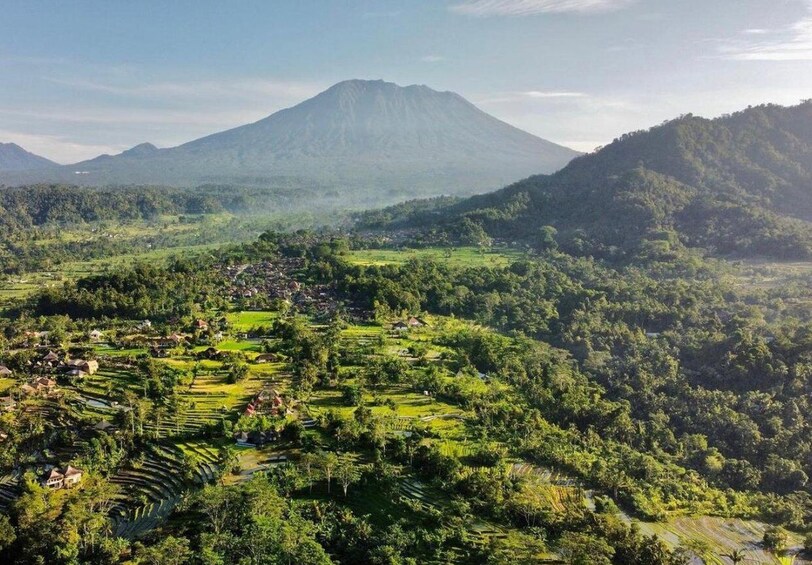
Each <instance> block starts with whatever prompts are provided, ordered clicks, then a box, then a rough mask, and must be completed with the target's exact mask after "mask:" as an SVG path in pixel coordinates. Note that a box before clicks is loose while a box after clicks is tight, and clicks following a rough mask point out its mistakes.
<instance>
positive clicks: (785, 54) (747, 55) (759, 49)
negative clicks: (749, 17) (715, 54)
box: [719, 0, 812, 61]
mask: <svg viewBox="0 0 812 565" xmlns="http://www.w3.org/2000/svg"><path fill="white" fill-rule="evenodd" d="M806 6H807V12H808V13H807V15H806V16H805V17H803V18H801V19H800V20H798V21H796V22H795V23H793V24H791V25H789V26H787V27H784V28H779V29H773V30H771V29H746V30H744V31H743V32H742V34H744V35H749V36H755V37H758V38H759V39H758V40H757V41H755V40H741V39H734V40H729V41H726V42H723V44H722V45H721V46H720V47H719V55H720V56H721V57H722V58H724V59H730V60H733V61H812V0H807V2H806Z"/></svg>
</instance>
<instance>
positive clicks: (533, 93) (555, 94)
mask: <svg viewBox="0 0 812 565" xmlns="http://www.w3.org/2000/svg"><path fill="white" fill-rule="evenodd" d="M519 94H521V95H523V96H527V97H529V98H581V97H582V96H586V94H584V93H583V92H566V91H560V90H552V91H542V90H528V91H526V92H520V93H519Z"/></svg>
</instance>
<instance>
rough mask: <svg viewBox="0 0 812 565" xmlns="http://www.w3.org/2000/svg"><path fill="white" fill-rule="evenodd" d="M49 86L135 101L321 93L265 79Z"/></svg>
mask: <svg viewBox="0 0 812 565" xmlns="http://www.w3.org/2000/svg"><path fill="white" fill-rule="evenodd" d="M46 80H49V81H50V82H53V83H56V84H59V85H61V86H67V87H70V88H75V89H78V90H87V91H95V92H103V93H106V94H114V95H118V96H128V97H135V98H153V99H164V100H166V99H170V98H178V97H181V98H193V99H200V98H217V99H222V98H223V97H231V98H234V97H237V98H251V99H254V98H262V97H276V98H281V99H289V100H295V101H301V100H304V99H305V98H309V97H310V96H313V95H315V94H317V93H318V92H320V91H321V90H323V85H316V84H314V83H302V82H289V81H273V80H265V79H252V78H247V79H236V80H219V81H212V80H200V81H194V80H193V81H176V82H145V83H136V84H132V83H120V82H119V83H115V82H103V81H99V80H86V79H82V78H47V79H46Z"/></svg>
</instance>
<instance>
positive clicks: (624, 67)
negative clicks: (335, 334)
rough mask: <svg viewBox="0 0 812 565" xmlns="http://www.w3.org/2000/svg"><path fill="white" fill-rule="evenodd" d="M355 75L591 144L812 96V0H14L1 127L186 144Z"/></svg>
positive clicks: (60, 155) (83, 144) (20, 135)
mask: <svg viewBox="0 0 812 565" xmlns="http://www.w3.org/2000/svg"><path fill="white" fill-rule="evenodd" d="M348 78H370V79H377V78H382V79H385V80H389V81H393V82H396V83H398V84H402V85H406V84H414V83H417V84H427V85H429V86H431V87H433V88H435V89H438V90H453V91H455V92H458V93H460V94H462V95H463V96H465V97H466V98H468V99H469V100H471V101H472V102H474V103H475V104H477V105H478V106H479V107H480V108H482V109H483V110H485V111H487V112H489V113H491V114H493V115H495V116H497V117H499V118H501V119H503V120H505V121H507V122H509V123H511V124H513V125H516V126H518V127H521V128H523V129H526V130H528V131H530V132H532V133H535V134H537V135H539V136H542V137H545V138H547V139H550V140H553V141H556V142H559V143H563V144H565V145H569V146H571V147H574V148H576V149H580V150H589V149H592V148H594V147H595V146H597V145H600V144H604V143H606V142H608V141H611V140H612V139H613V138H614V137H616V136H617V135H619V134H621V133H623V132H626V131H630V130H635V129H640V128H644V127H649V126H652V125H655V124H657V123H660V122H662V121H663V120H666V119H669V118H672V117H675V116H677V115H679V114H683V113H688V112H692V113H695V114H700V115H705V116H716V115H719V114H722V113H726V112H731V111H735V110H737V109H741V108H743V107H745V106H747V105H749V104H758V103H762V102H776V103H781V104H794V103H797V102H799V101H800V100H802V99H805V98H810V97H812V0H671V1H665V0H447V1H446V0H431V1H429V0H401V1H374V2H373V1H352V0H334V1H331V0H291V1H287V2H280V1H248V0H243V1H239V2H237V1H225V0H220V1H206V0H195V1H185V0H172V1H168V0H167V1H165V2H157V1H149V0H138V1H132V2H123V1H121V2H118V1H113V2H110V1H79V0H74V1H69V2H64V1H59V2H57V1H51V2H46V1H36V0H9V1H8V2H4V6H3V9H2V14H1V15H0V141H13V142H16V143H19V144H20V145H22V146H23V147H25V148H27V149H29V150H31V151H34V152H35V153H39V154H42V155H44V156H46V157H49V158H52V159H55V160H57V161H60V162H73V161H77V160H80V159H84V158H89V157H93V156H95V155H97V154H99V153H103V152H106V153H115V152H119V151H121V150H123V149H126V148H128V147H130V146H133V145H136V144H138V143H141V142H144V141H150V142H153V143H155V144H156V145H158V146H162V147H166V146H171V145H176V144H179V143H182V142H185V141H188V140H190V139H194V138H196V137H199V136H202V135H205V134H208V133H212V132H215V131H219V130H222V129H226V128H229V127H233V126H236V125H241V124H243V123H248V122H251V121H255V120H258V119H260V118H262V117H264V116H266V115H268V114H270V113H272V112H274V111H276V110H279V109H281V108H284V107H287V106H291V105H293V104H296V103H297V102H300V101H301V100H303V99H305V98H307V97H309V96H312V95H314V94H317V93H318V92H320V91H321V90H323V89H325V88H327V87H328V86H330V85H331V84H333V83H335V82H338V81H340V80H344V79H348Z"/></svg>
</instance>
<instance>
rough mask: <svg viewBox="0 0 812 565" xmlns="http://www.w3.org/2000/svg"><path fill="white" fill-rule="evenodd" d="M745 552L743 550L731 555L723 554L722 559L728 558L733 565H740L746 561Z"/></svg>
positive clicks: (736, 550) (734, 551) (735, 551)
mask: <svg viewBox="0 0 812 565" xmlns="http://www.w3.org/2000/svg"><path fill="white" fill-rule="evenodd" d="M744 553H745V552H744V550H743V549H734V550H733V551H731V552H730V553H723V554H722V557H727V558H728V559H730V561H731V562H733V565H738V564H739V563H741V562H742V561H744Z"/></svg>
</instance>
